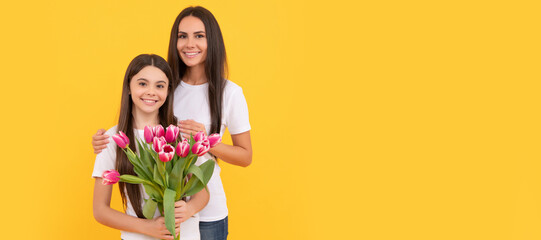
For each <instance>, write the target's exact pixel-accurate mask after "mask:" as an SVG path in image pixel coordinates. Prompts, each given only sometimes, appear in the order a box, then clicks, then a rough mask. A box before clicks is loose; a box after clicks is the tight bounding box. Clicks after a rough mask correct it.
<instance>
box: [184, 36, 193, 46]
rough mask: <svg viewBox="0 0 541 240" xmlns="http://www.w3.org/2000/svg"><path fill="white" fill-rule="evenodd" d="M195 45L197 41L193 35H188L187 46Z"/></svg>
mask: <svg viewBox="0 0 541 240" xmlns="http://www.w3.org/2000/svg"><path fill="white" fill-rule="evenodd" d="M194 46H195V41H194V39H193V37H188V39H187V43H186V47H190V48H193V47H194Z"/></svg>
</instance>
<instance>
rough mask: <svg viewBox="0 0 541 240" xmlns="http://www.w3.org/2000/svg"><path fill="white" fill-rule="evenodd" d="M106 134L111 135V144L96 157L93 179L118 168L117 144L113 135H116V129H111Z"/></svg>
mask: <svg viewBox="0 0 541 240" xmlns="http://www.w3.org/2000/svg"><path fill="white" fill-rule="evenodd" d="M105 134H107V135H109V143H108V144H107V148H105V149H103V150H102V151H101V153H98V155H96V161H95V162H94V171H92V177H101V176H102V174H103V172H105V171H106V170H110V169H115V166H116V143H115V141H114V140H113V135H114V134H116V127H113V128H111V129H109V130H108V131H107V132H106V133H105Z"/></svg>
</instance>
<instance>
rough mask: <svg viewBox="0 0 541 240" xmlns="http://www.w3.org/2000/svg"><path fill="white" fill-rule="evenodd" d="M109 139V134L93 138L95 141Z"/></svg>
mask: <svg viewBox="0 0 541 240" xmlns="http://www.w3.org/2000/svg"><path fill="white" fill-rule="evenodd" d="M107 138H109V135H107V134H103V135H97V134H95V135H93V136H92V139H93V140H103V139H107Z"/></svg>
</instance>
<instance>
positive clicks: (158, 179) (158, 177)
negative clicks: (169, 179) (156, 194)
mask: <svg viewBox="0 0 541 240" xmlns="http://www.w3.org/2000/svg"><path fill="white" fill-rule="evenodd" d="M154 182H156V183H157V184H159V185H160V186H162V187H163V186H164V184H163V180H162V176H161V175H160V173H158V168H157V166H156V165H154Z"/></svg>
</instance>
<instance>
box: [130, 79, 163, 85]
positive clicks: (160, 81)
mask: <svg viewBox="0 0 541 240" xmlns="http://www.w3.org/2000/svg"><path fill="white" fill-rule="evenodd" d="M139 80H141V81H146V82H149V81H148V80H147V79H146V78H138V79H137V81H139ZM156 83H165V84H167V82H166V81H165V80H159V81H157V82H156Z"/></svg>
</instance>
